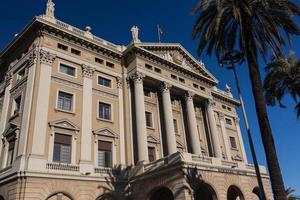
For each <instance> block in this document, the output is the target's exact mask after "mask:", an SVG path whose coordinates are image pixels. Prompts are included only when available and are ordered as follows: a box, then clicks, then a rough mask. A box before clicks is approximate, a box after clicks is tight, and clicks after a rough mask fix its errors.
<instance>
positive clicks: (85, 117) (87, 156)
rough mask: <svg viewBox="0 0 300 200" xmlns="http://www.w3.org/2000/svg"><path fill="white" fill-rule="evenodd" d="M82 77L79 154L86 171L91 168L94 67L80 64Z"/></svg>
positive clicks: (82, 167) (82, 168)
mask: <svg viewBox="0 0 300 200" xmlns="http://www.w3.org/2000/svg"><path fill="white" fill-rule="evenodd" d="M81 68H82V77H83V92H82V97H83V99H82V121H81V124H82V125H81V126H82V127H81V151H80V152H81V155H80V165H81V166H80V168H81V170H82V171H84V172H86V171H89V170H92V166H91V165H92V144H93V143H92V114H91V113H92V104H93V101H92V98H93V95H92V92H93V74H94V72H95V69H94V68H92V67H90V66H88V65H85V64H83V65H81Z"/></svg>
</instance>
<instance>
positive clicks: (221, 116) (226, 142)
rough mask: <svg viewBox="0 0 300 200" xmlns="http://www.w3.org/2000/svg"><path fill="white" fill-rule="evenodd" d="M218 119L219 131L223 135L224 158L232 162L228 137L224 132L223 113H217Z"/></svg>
mask: <svg viewBox="0 0 300 200" xmlns="http://www.w3.org/2000/svg"><path fill="white" fill-rule="evenodd" d="M219 117H220V124H221V129H222V133H223V137H224V143H225V152H226V157H227V160H229V161H232V157H231V148H230V145H229V135H228V133H227V131H226V126H225V115H224V113H222V112H219Z"/></svg>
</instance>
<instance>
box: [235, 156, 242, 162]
mask: <svg viewBox="0 0 300 200" xmlns="http://www.w3.org/2000/svg"><path fill="white" fill-rule="evenodd" d="M233 160H236V161H242V158H241V157H240V156H239V155H235V156H233Z"/></svg>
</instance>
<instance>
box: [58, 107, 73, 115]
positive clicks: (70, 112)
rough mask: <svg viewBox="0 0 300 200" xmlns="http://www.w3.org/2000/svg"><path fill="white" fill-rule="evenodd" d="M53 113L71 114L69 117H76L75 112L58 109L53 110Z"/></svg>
mask: <svg viewBox="0 0 300 200" xmlns="http://www.w3.org/2000/svg"><path fill="white" fill-rule="evenodd" d="M55 111H56V112H63V113H67V114H71V115H76V113H75V112H72V111H67V110H62V109H58V108H55Z"/></svg>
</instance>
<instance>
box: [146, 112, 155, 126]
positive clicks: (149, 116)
mask: <svg viewBox="0 0 300 200" xmlns="http://www.w3.org/2000/svg"><path fill="white" fill-rule="evenodd" d="M145 114H146V126H147V127H153V124H152V113H151V112H146V113H145Z"/></svg>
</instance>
